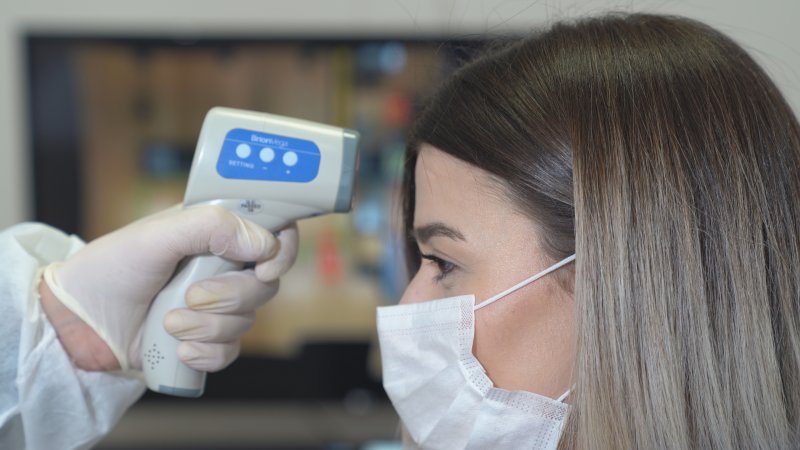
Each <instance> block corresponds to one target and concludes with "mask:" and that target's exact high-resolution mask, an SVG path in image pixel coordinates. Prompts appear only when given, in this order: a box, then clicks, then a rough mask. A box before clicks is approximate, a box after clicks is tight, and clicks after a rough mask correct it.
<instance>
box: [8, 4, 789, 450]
mask: <svg viewBox="0 0 800 450" xmlns="http://www.w3.org/2000/svg"><path fill="white" fill-rule="evenodd" d="M607 10H626V11H634V10H635V11H652V12H661V13H677V14H682V15H687V16H690V17H693V18H697V19H700V20H703V21H705V22H707V23H709V24H711V25H713V26H715V27H717V28H719V29H720V30H722V31H724V32H726V33H728V34H729V35H731V36H733V37H734V38H735V39H737V40H738V41H739V42H740V43H742V44H744V45H745V47H746V48H748V49H749V50H750V51H751V53H752V54H753V55H754V56H755V57H756V58H757V59H758V60H759V61H760V62H761V63H762V64H763V65H764V66H765V68H766V69H767V70H768V71H769V73H770V74H771V75H772V76H773V77H774V78H775V79H776V81H777V82H778V84H779V85H780V87H781V89H782V90H783V92H784V94H785V95H786V96H787V98H789V101H790V102H791V103H792V104H793V105H798V104H800V75H799V74H800V46H798V44H797V42H800V31H797V28H796V27H795V24H794V22H795V20H796V19H797V18H800V2H797V1H795V0H785V1H778V0H770V1H763V2H758V4H756V2H745V1H741V2H735V1H733V2H732V1H726V0H713V1H710V0H707V1H640V2H634V1H631V2H627V3H624V4H621V3H618V2H613V1H610V0H603V1H600V0H598V1H582V2H577V1H572V2H569V1H555V0H552V1H544V2H535V1H500V0H494V1H490V0H483V1H468V0H460V1H457V0H439V1H436V0H431V1H421V0H394V1H391V0H358V1H356V0H350V1H324V0H316V1H313V0H295V1H291V2H288V1H255V0H249V1H245V0H228V1H225V2H212V1H188V0H183V1H172V2H163V1H161V2H157V1H152V0H141V1H138V2H128V3H122V2H109V1H102V2H101V1H99V0H73V1H71V2H55V1H37V0H29V1H25V2H23V1H9V0H2V2H0V227H6V226H8V225H11V224H13V223H17V222H20V221H24V220H37V221H42V222H46V223H49V224H51V225H54V226H56V227H58V228H60V229H63V230H65V231H67V232H69V233H75V234H77V235H79V236H81V237H82V238H84V239H86V240H90V239H93V238H95V237H98V236H100V235H102V234H104V233H107V232H109V231H111V230H113V229H115V228H118V227H120V226H122V225H124V224H126V223H128V222H130V221H133V220H135V219H137V218H139V217H142V216H144V215H147V214H149V213H151V212H154V211H157V210H160V209H163V208H165V207H168V206H170V205H173V204H176V203H179V202H180V201H181V199H182V197H183V191H184V188H185V184H186V179H187V175H188V169H189V166H190V164H191V159H192V155H193V152H194V147H195V144H196V140H197V136H198V133H199V131H200V126H201V123H202V120H203V116H204V115H205V113H206V112H207V111H208V109H209V108H211V107H213V106H229V107H235V108H244V109H251V110H257V111H265V112H270V113H274V114H281V115H287V116H292V117H298V118H303V119H308V120H313V121H318V122H324V123H330V124H334V125H338V126H342V127H348V128H353V129H356V130H358V131H359V132H360V133H361V141H360V151H361V166H360V168H361V170H360V174H359V182H358V186H359V189H358V192H357V194H356V199H355V208H354V210H353V212H352V213H351V214H348V215H334V216H326V217H321V218H315V219H311V220H306V221H303V222H301V224H300V230H301V247H300V253H299V257H298V262H297V265H296V266H295V267H294V268H293V269H292V271H291V272H290V273H289V274H287V275H286V277H285V278H284V279H283V280H282V284H281V292H280V294H279V295H278V296H277V297H276V298H275V299H274V300H273V301H272V302H270V303H269V304H268V305H267V306H266V307H264V308H263V309H262V310H261V311H260V313H259V317H258V321H257V323H256V326H255V327H254V328H253V330H252V331H251V332H250V333H248V334H247V335H246V336H245V339H244V342H243V347H242V357H241V358H240V359H239V360H238V361H237V362H236V363H234V364H233V365H232V366H231V367H230V368H228V369H227V370H225V371H222V372H220V373H217V374H212V375H210V376H209V378H208V383H207V389H206V394H205V395H204V397H203V398H201V399H199V400H185V399H177V398H171V397H165V396H159V395H153V394H146V395H145V396H144V397H143V399H142V400H141V401H140V402H139V403H137V404H136V405H135V406H134V407H133V408H132V410H131V411H130V412H129V413H128V414H127V415H126V416H125V418H123V420H122V422H121V423H120V424H119V426H118V427H117V428H116V429H115V430H114V432H113V433H112V434H111V435H110V436H109V437H108V438H107V439H106V440H104V441H103V443H102V444H101V445H100V448H105V449H133V448H161V449H168V448H196V449H211V448H226V449H255V448H264V449H369V450H375V449H389V448H397V447H398V443H397V439H398V436H399V428H398V422H397V417H396V415H395V414H394V412H393V411H392V409H391V406H390V405H389V404H388V402H387V399H386V397H385V394H384V393H383V390H382V388H381V386H380V366H379V354H378V349H377V346H376V336H375V307H376V306H380V305H385V304H392V303H395V302H396V301H397V300H398V299H399V298H400V295H401V293H402V291H403V289H404V286H405V282H406V274H405V273H404V271H403V261H402V258H401V255H400V253H401V249H400V247H399V242H400V239H401V236H399V235H398V227H397V219H398V213H399V210H398V205H397V201H396V200H397V197H396V195H397V190H398V187H399V176H400V174H401V166H402V162H403V151H404V145H405V142H404V137H405V132H406V130H407V129H408V127H409V125H410V123H411V121H412V120H413V118H414V115H415V113H416V112H417V111H418V109H419V107H420V106H421V104H422V102H424V100H425V98H426V97H427V96H428V95H429V94H430V93H431V91H432V89H434V88H435V87H436V85H437V84H438V83H440V82H441V81H442V80H443V79H444V78H445V77H447V75H448V74H450V73H452V71H453V70H455V69H456V68H457V67H458V66H459V65H460V64H462V63H463V62H464V61H465V60H467V59H468V58H469V57H470V55H471V54H473V53H474V52H475V51H476V49H479V48H480V46H481V45H482V44H484V43H485V42H487V41H488V40H491V39H493V38H496V37H498V36H501V35H502V36H508V35H512V36H514V35H522V34H524V33H526V32H528V31H530V30H531V29H532V28H535V27H536V26H538V25H541V24H545V23H547V22H549V21H552V20H554V19H560V18H566V17H573V16H576V15H584V14H591V13H599V12H602V11H607ZM795 107H796V108H797V106H795Z"/></svg>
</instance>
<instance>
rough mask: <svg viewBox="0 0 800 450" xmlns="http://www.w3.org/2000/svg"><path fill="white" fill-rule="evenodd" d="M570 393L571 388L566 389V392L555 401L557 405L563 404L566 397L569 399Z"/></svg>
mask: <svg viewBox="0 0 800 450" xmlns="http://www.w3.org/2000/svg"><path fill="white" fill-rule="evenodd" d="M571 392H572V388H569V389H567V392H564V393H563V394H561V397H558V398H557V399H556V401H557V402H558V403H563V402H564V400H565V399H566V398H567V397H569V394H570V393H571Z"/></svg>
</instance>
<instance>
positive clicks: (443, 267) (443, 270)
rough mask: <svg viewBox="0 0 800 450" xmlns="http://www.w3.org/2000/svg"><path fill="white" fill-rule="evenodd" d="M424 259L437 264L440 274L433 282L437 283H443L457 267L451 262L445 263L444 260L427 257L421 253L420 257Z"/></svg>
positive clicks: (432, 256)
mask: <svg viewBox="0 0 800 450" xmlns="http://www.w3.org/2000/svg"><path fill="white" fill-rule="evenodd" d="M419 256H420V257H421V258H422V259H427V260H428V261H430V262H432V263H435V264H436V265H437V266H438V268H439V274H438V275H436V276H435V277H433V280H434V281H436V282H437V283H438V282H439V281H442V280H444V279H445V277H447V275H449V274H450V272H452V271H453V270H455V269H456V265H455V264H453V263H451V262H450V261H445V260H444V259H442V258H439V257H438V256H434V255H426V254H424V253H420V255H419Z"/></svg>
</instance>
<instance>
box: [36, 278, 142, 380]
mask: <svg viewBox="0 0 800 450" xmlns="http://www.w3.org/2000/svg"><path fill="white" fill-rule="evenodd" d="M59 266H61V263H57V262H56V263H52V264H50V265H48V266H47V267H46V268H45V269H44V273H43V278H44V281H45V283H47V286H48V287H49V288H50V291H51V292H52V293H53V295H55V296H56V298H58V300H59V301H60V302H61V304H63V305H64V306H65V307H66V308H67V309H69V310H70V311H72V312H73V313H74V314H75V315H76V316H78V317H79V318H80V319H81V320H83V321H84V322H85V323H86V325H88V326H89V327H90V328H91V329H92V330H94V332H95V333H97V335H98V336H99V337H100V339H102V340H103V342H105V343H106V345H108V348H109V349H111V352H112V353H113V354H114V357H116V358H117V361H118V362H119V365H120V370H121V371H123V372H127V371H128V370H130V362H129V361H128V357H127V354H126V352H124V351H123V350H122V349H120V348H119V347H118V346H117V345H115V344H114V342H113V341H112V340H111V339H109V336H108V333H107V332H106V330H105V329H103V328H102V327H100V326H99V325H98V324H97V323H96V322H95V320H93V319H92V316H91V315H89V314H88V312H87V311H86V310H85V309H84V307H83V305H82V304H81V303H80V302H79V301H78V300H76V299H75V297H73V296H72V295H70V293H69V292H67V291H66V290H64V288H63V287H62V286H61V284H60V283H59V282H58V278H57V276H56V270H58V268H59Z"/></svg>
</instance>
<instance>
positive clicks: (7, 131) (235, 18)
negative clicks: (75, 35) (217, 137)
mask: <svg viewBox="0 0 800 450" xmlns="http://www.w3.org/2000/svg"><path fill="white" fill-rule="evenodd" d="M606 10H624V11H632V10H636V11H651V12H661V13H674V14H681V15H686V16H689V17H692V18H695V19H699V20H702V21H704V22H706V23H709V24H710V25H712V26H715V27H716V28H718V29H720V30H722V31H723V32H725V33H727V34H729V35H731V36H733V37H734V38H735V39H737V40H738V41H739V42H740V43H741V44H743V45H745V47H746V48H748V49H749V50H750V51H751V53H753V54H754V56H755V57H756V58H757V59H758V60H759V61H761V63H762V64H763V65H764V66H765V67H766V69H767V70H768V71H769V72H770V73H771V74H772V75H773V77H774V78H775V80H776V81H777V82H778V84H779V86H781V89H782V90H783V92H784V94H785V95H786V96H787V97H788V98H789V101H790V102H791V103H792V104H793V105H794V107H795V110H796V111H800V27H798V26H797V20H798V19H800V1H797V0H760V1H750V0H692V1H689V0H680V1H679V0H673V1H663V0H662V1H652V0H651V1H638V2H637V1H633V0H629V1H628V2H620V1H613V0H592V1H587V0H583V1H578V0H545V1H534V0H524V1H523V0H286V1H276V0H261V1H258V0H218V1H209V0H136V1H125V2H123V1H112V0H69V1H62V0H49V1H46V0H0V229H2V228H4V227H6V226H8V225H11V224H13V223H16V222H19V221H23V220H28V219H30V218H31V217H32V214H33V207H32V204H31V202H32V196H31V189H32V188H31V186H32V182H31V178H30V173H31V168H30V166H29V164H30V157H29V155H28V150H27V149H28V143H27V137H26V133H27V131H26V127H27V124H26V122H25V121H26V117H27V112H26V110H25V105H24V102H25V98H24V88H25V85H24V83H23V81H24V78H23V77H24V65H23V64H24V59H23V54H22V42H23V41H22V37H23V35H24V33H25V32H26V31H27V30H37V31H44V30H48V31H53V32H68V31H77V32H82V33H90V32H108V33H119V34H126V35H130V34H142V33H152V34H160V35H163V34H165V33H171V34H173V35H181V34H193V35H198V34H200V35H213V34H222V33H224V34H231V33H237V32H240V33H243V34H257V33H275V34H278V35H286V34H297V35H308V34H330V33H331V32H342V33H345V34H349V35H352V34H355V33H363V34H373V33H395V34H402V33H407V34H415V33H425V34H442V33H451V34H457V35H460V34H470V33H484V32H496V31H503V30H526V29H529V28H531V27H532V26H534V25H535V24H537V23H541V22H543V21H546V20H549V19H556V18H563V17H569V16H574V15H576V14H591V13H597V12H602V11H606Z"/></svg>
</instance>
